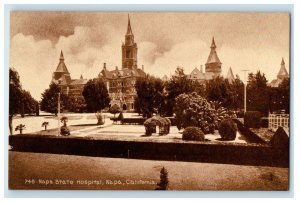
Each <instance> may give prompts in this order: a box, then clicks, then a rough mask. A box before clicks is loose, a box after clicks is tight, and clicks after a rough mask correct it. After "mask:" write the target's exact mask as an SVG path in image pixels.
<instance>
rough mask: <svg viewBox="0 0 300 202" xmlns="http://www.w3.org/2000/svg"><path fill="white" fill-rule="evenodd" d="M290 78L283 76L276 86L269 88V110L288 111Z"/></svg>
mask: <svg viewBox="0 0 300 202" xmlns="http://www.w3.org/2000/svg"><path fill="white" fill-rule="evenodd" d="M289 108H290V80H289V79H288V78H285V79H283V80H282V82H281V83H280V84H279V86H278V87H273V88H270V112H274V111H279V110H285V112H286V113H289V111H290V109H289Z"/></svg>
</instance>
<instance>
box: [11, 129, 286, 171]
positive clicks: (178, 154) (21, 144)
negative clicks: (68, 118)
mask: <svg viewBox="0 0 300 202" xmlns="http://www.w3.org/2000/svg"><path fill="white" fill-rule="evenodd" d="M9 144H10V145H11V146H12V148H13V150H16V151H24V152H39V153H56V154H71V155H85V156H102V157H118V158H133V159H151V160H171V161H173V160H174V161H175V160H176V161H193V162H205V163H225V164H240V165H260V166H279V167H288V163H289V153H288V149H275V148H272V147H271V146H270V145H263V144H237V143H225V142H224V143H223V142H218V143H211V142H210V143H207V142H188V141H187V142H182V143H167V142H136V141H135V142H134V141H115V140H97V139H94V138H87V137H60V136H59V137H55V136H41V135H13V136H9Z"/></svg>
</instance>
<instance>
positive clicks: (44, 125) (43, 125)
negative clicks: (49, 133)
mask: <svg viewBox="0 0 300 202" xmlns="http://www.w3.org/2000/svg"><path fill="white" fill-rule="evenodd" d="M48 125H49V122H47V121H45V122H43V123H42V127H44V128H45V131H46V130H47V126H48Z"/></svg>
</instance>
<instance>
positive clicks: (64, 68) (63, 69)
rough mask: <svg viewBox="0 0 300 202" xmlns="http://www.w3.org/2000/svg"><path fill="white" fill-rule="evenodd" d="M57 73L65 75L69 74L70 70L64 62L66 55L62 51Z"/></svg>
mask: <svg viewBox="0 0 300 202" xmlns="http://www.w3.org/2000/svg"><path fill="white" fill-rule="evenodd" d="M55 72H64V73H67V74H69V71H68V68H67V66H66V65H65V62H64V54H63V52H62V50H61V51H60V57H59V63H58V65H57V68H56V71H55Z"/></svg>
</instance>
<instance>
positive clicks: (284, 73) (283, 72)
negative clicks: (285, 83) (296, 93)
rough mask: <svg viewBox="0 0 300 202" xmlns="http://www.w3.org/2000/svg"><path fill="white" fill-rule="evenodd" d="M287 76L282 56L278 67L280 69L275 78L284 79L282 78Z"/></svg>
mask: <svg viewBox="0 0 300 202" xmlns="http://www.w3.org/2000/svg"><path fill="white" fill-rule="evenodd" d="M287 77H289V73H288V72H287V71H286V68H285V62H284V59H283V58H282V60H281V67H280V70H279V72H278V74H277V78H278V79H284V78H287Z"/></svg>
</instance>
